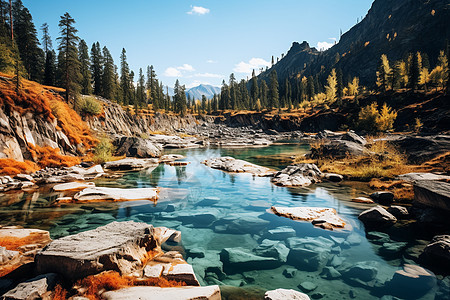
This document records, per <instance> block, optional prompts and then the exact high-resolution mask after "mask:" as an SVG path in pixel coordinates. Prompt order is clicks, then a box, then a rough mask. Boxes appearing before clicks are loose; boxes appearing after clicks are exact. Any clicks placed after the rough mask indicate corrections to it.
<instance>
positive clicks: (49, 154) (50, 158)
mask: <svg viewBox="0 0 450 300" xmlns="http://www.w3.org/2000/svg"><path fill="white" fill-rule="evenodd" d="M28 146H29V150H30V152H31V155H32V157H33V160H34V161H36V162H38V165H39V167H41V168H47V167H49V168H61V167H72V166H75V165H78V164H79V163H80V162H81V159H80V158H79V157H75V156H70V155H63V154H61V150H59V148H52V147H39V146H37V145H36V146H33V145H31V144H28Z"/></svg>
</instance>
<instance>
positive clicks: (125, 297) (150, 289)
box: [102, 285, 221, 300]
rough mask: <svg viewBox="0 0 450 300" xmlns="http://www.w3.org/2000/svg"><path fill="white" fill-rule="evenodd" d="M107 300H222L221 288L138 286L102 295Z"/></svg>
mask: <svg viewBox="0 0 450 300" xmlns="http://www.w3.org/2000/svg"><path fill="white" fill-rule="evenodd" d="M102 298H103V299H105V300H131V299H140V300H161V299H167V300H221V295H220V289H219V286H217V285H213V286H204V287H180V288H160V287H154V286H138V287H131V288H126V289H120V290H117V291H111V292H106V293H103V294H102Z"/></svg>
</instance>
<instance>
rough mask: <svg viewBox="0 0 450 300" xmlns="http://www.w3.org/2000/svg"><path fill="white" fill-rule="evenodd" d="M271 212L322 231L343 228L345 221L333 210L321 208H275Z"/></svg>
mask: <svg viewBox="0 0 450 300" xmlns="http://www.w3.org/2000/svg"><path fill="white" fill-rule="evenodd" d="M271 209H272V211H273V212H274V213H275V214H276V215H278V216H282V217H286V218H289V219H292V220H299V221H308V222H312V223H313V225H315V226H319V227H321V228H324V229H331V230H332V229H333V228H345V226H346V223H345V221H344V220H343V219H342V218H341V217H339V216H338V215H337V212H336V210H335V209H334V208H323V207H277V206H272V208H271Z"/></svg>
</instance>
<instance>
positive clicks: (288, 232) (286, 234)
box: [267, 226, 297, 240]
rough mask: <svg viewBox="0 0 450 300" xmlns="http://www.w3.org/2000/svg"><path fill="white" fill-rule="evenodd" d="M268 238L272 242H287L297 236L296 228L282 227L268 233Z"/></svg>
mask: <svg viewBox="0 0 450 300" xmlns="http://www.w3.org/2000/svg"><path fill="white" fill-rule="evenodd" d="M267 232H268V237H269V239H271V240H285V239H288V238H290V237H294V236H296V234H297V233H296V232H295V230H294V228H292V227H289V226H281V227H277V228H274V229H270V230H268V231H267Z"/></svg>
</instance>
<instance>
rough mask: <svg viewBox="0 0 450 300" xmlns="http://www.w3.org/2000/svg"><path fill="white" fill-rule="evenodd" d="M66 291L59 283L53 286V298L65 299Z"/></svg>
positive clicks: (55, 299) (56, 299)
mask: <svg viewBox="0 0 450 300" xmlns="http://www.w3.org/2000/svg"><path fill="white" fill-rule="evenodd" d="M66 299H67V291H66V290H65V289H63V288H62V286H60V285H59V284H58V285H56V287H55V294H54V295H53V300H66Z"/></svg>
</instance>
